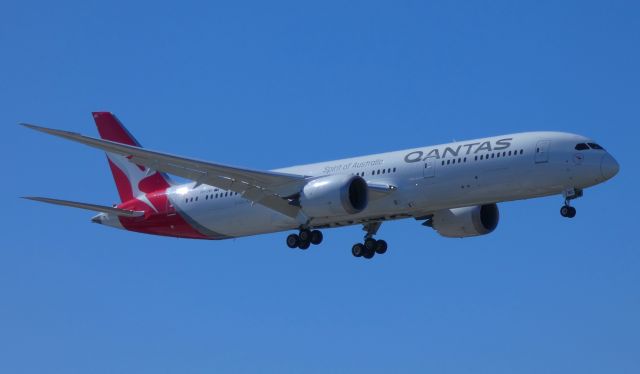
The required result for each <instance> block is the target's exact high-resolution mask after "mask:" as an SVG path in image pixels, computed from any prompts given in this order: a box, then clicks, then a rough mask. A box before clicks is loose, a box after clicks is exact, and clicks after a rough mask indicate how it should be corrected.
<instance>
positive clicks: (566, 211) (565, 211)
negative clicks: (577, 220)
mask: <svg viewBox="0 0 640 374" xmlns="http://www.w3.org/2000/svg"><path fill="white" fill-rule="evenodd" d="M560 215H561V216H563V217H566V218H573V217H575V216H576V208H574V207H572V206H569V205H565V206H563V207H562V208H560Z"/></svg>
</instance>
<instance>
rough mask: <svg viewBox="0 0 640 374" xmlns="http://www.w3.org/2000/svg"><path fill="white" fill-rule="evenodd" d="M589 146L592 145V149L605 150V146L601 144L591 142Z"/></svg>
mask: <svg viewBox="0 0 640 374" xmlns="http://www.w3.org/2000/svg"><path fill="white" fill-rule="evenodd" d="M589 147H591V148H592V149H601V150H604V148H602V147H601V146H600V145H599V144H596V143H589Z"/></svg>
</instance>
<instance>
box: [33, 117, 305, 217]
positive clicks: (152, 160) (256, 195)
mask: <svg viewBox="0 0 640 374" xmlns="http://www.w3.org/2000/svg"><path fill="white" fill-rule="evenodd" d="M22 125H23V126H25V127H28V128H30V129H33V130H36V131H40V132H44V133H47V134H51V135H55V136H59V137H61V138H65V139H69V140H72V141H75V142H78V143H82V144H85V145H88V146H90V147H93V148H98V149H101V150H103V151H106V152H112V153H117V154H120V155H123V156H126V157H128V158H129V160H130V161H131V162H133V163H135V164H138V165H142V166H146V167H148V168H150V169H154V170H157V171H160V172H165V173H169V174H174V175H177V176H180V177H183V178H187V179H190V180H193V181H195V182H196V183H197V184H207V185H210V186H215V187H218V188H221V189H225V190H230V191H234V192H237V193H240V194H242V196H243V197H244V198H245V199H248V200H250V201H253V202H254V203H256V204H261V205H264V206H266V207H268V208H270V209H273V210H275V211H277V212H280V213H282V214H284V215H286V216H289V217H291V218H296V217H297V216H298V214H299V213H300V207H298V206H295V205H291V204H289V202H290V201H289V200H288V199H287V198H286V197H287V196H291V195H293V194H295V193H297V192H299V191H300V189H301V188H302V186H304V184H306V182H307V180H306V179H305V176H303V175H295V174H285V173H277V172H269V171H257V170H250V169H244V168H238V167H233V166H227V165H222V164H215V163H211V162H207V161H200V160H195V159H190V158H185V157H180V156H174V155H171V154H168V153H162V152H157V151H152V150H148V149H144V148H140V147H135V146H131V145H126V144H122V143H117V142H112V141H109V140H101V139H96V138H92V137H89V136H84V135H81V134H78V133H74V132H69V131H62V130H55V129H50V128H46V127H41V126H36V125H31V124H26V123H23V124H22Z"/></svg>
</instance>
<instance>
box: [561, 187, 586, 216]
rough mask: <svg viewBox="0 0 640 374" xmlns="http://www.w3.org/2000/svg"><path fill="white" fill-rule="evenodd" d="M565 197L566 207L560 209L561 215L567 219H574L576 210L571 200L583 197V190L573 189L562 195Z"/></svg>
mask: <svg viewBox="0 0 640 374" xmlns="http://www.w3.org/2000/svg"><path fill="white" fill-rule="evenodd" d="M562 195H563V196H564V205H563V206H562V208H560V215H561V216H563V217H566V218H573V217H575V216H576V208H574V207H572V206H571V200H575V199H577V198H579V197H582V195H583V193H582V190H581V189H577V188H571V189H568V190H566V191H565V192H563V193H562Z"/></svg>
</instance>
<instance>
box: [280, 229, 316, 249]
mask: <svg viewBox="0 0 640 374" xmlns="http://www.w3.org/2000/svg"><path fill="white" fill-rule="evenodd" d="M322 238H323V236H322V232H321V231H318V230H313V231H312V230H309V229H301V230H300V233H298V234H291V235H289V236H287V247H289V248H291V249H293V248H300V249H302V250H304V249H307V248H309V247H310V246H311V244H313V245H318V244H320V243H322Z"/></svg>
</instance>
